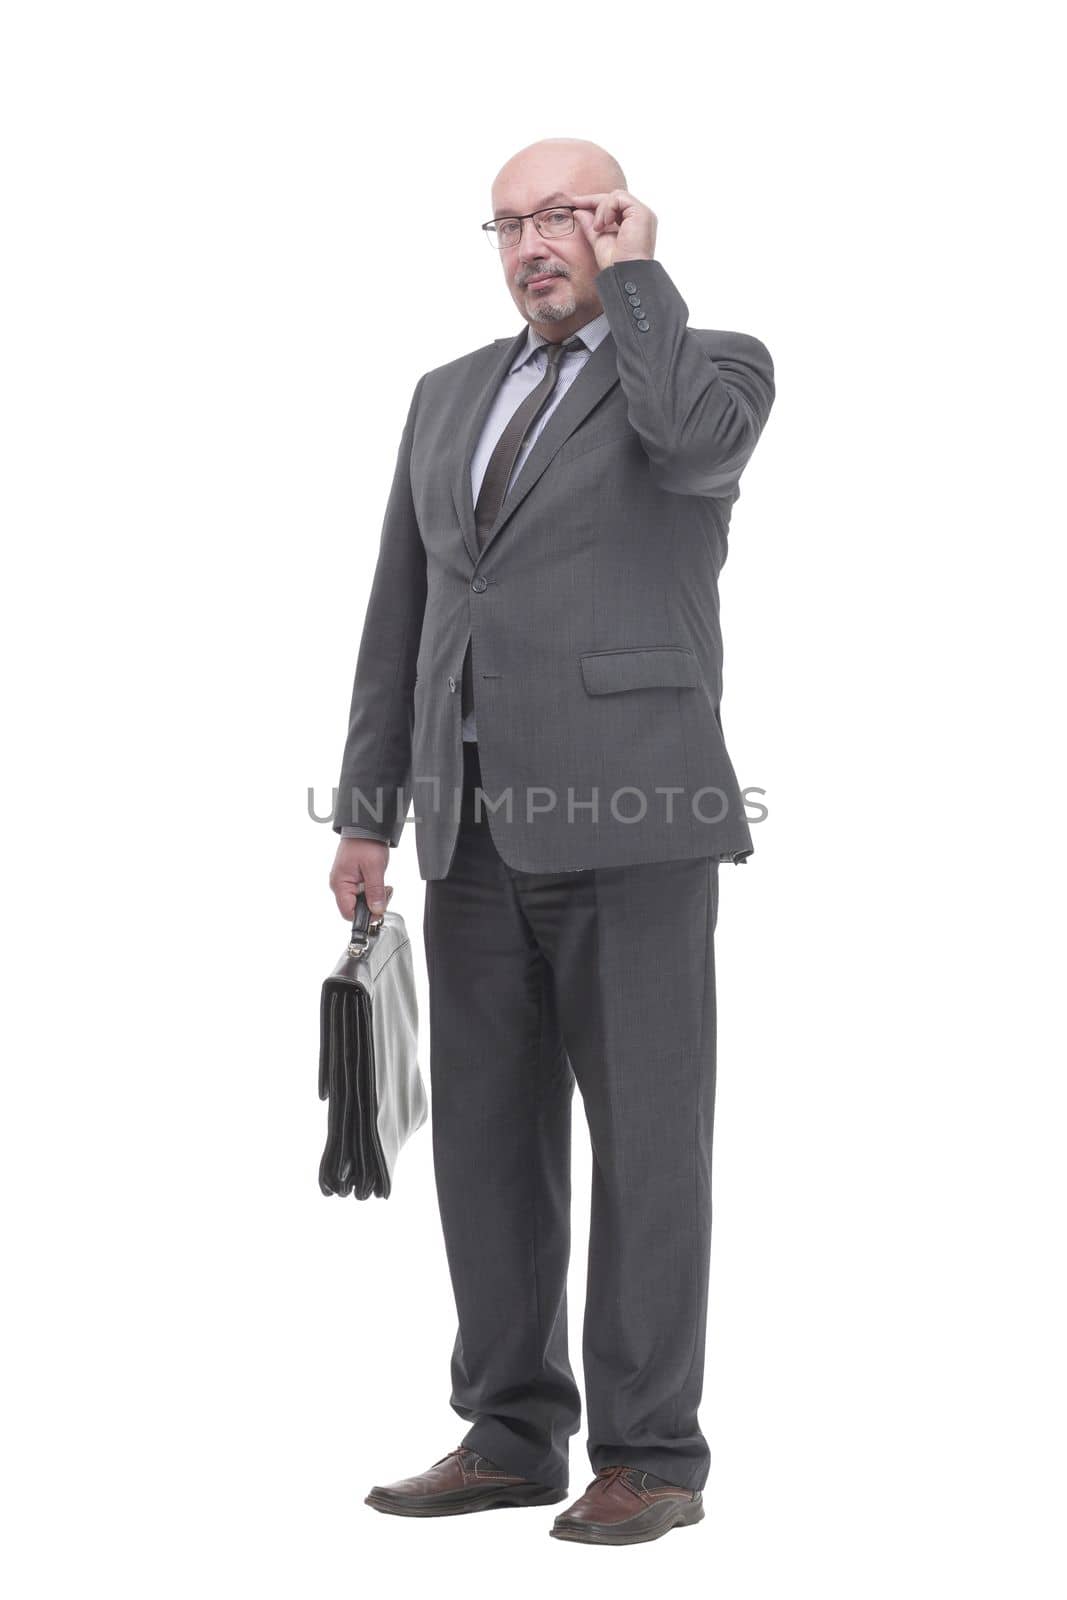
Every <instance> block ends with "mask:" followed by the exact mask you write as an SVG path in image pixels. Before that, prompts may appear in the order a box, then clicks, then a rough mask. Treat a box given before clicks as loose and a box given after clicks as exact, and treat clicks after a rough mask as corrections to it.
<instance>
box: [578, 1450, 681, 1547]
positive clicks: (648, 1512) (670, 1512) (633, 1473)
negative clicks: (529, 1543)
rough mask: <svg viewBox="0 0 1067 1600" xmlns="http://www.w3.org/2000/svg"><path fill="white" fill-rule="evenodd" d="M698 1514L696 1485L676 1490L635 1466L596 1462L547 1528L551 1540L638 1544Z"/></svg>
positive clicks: (679, 1526)
mask: <svg viewBox="0 0 1067 1600" xmlns="http://www.w3.org/2000/svg"><path fill="white" fill-rule="evenodd" d="M703 1515H704V1496H703V1494H702V1493H701V1491H700V1490H699V1489H680V1488H678V1487H677V1485H676V1484H673V1483H667V1482H666V1481H665V1480H664V1479H663V1478H658V1477H657V1476H656V1475H655V1473H652V1472H644V1471H642V1469H641V1468H640V1467H601V1469H600V1471H599V1472H598V1473H597V1475H596V1477H595V1478H594V1480H593V1482H592V1483H591V1484H590V1485H589V1487H588V1489H586V1491H585V1493H584V1494H583V1495H582V1496H581V1497H580V1498H579V1499H578V1500H576V1501H575V1502H574V1504H573V1505H572V1506H568V1507H567V1509H566V1511H561V1512H560V1514H559V1516H558V1517H557V1518H556V1520H555V1523H554V1524H553V1526H552V1527H551V1528H549V1530H548V1531H549V1533H550V1534H551V1535H552V1536H553V1538H555V1539H577V1540H579V1541H581V1542H582V1543H583V1544H643V1543H644V1542H645V1541H646V1540H647V1539H658V1538H659V1537H660V1535H661V1534H664V1533H669V1532H670V1531H671V1529H672V1528H686V1527H688V1526H689V1524H690V1523H692V1522H699V1521H700V1519H701V1518H702V1517H703Z"/></svg>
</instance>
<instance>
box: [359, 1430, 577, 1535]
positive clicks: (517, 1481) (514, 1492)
mask: <svg viewBox="0 0 1067 1600" xmlns="http://www.w3.org/2000/svg"><path fill="white" fill-rule="evenodd" d="M566 1498H567V1491H566V1490H565V1489H553V1488H551V1487H550V1486H549V1485H548V1484H547V1483H535V1482H534V1480H533V1479H532V1478H520V1477H519V1476H518V1475H517V1474H516V1473H514V1472H505V1471H504V1469H503V1467H498V1466H497V1465H496V1463H495V1462H493V1461H490V1460H488V1459H487V1457H485V1456H480V1455H479V1454H478V1452H477V1451H476V1450H471V1449H469V1448H468V1447H467V1446H466V1445H462V1444H461V1445H460V1446H459V1448H458V1449H456V1450H450V1451H449V1452H448V1454H447V1456H442V1457H441V1459H440V1461H435V1462H434V1464H433V1466H432V1467H431V1468H430V1469H429V1471H428V1472H422V1473H420V1474H419V1475H418V1476H417V1477H415V1478H401V1479H399V1481H398V1482H396V1483H386V1484H379V1483H376V1484H375V1485H374V1488H373V1489H372V1490H371V1492H370V1494H368V1495H366V1496H365V1497H364V1504H365V1505H368V1506H373V1507H374V1509H375V1511H389V1512H392V1514H393V1515H394V1516H398V1517H455V1516H459V1515H460V1514H461V1513H462V1512H464V1511H493V1510H496V1509H497V1508H498V1507H502V1506H554V1505H555V1504H556V1503H557V1501H559V1500H565V1499H566Z"/></svg>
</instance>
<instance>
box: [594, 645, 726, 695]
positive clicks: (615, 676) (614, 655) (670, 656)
mask: <svg viewBox="0 0 1067 1600" xmlns="http://www.w3.org/2000/svg"><path fill="white" fill-rule="evenodd" d="M580 659H581V663H582V678H583V680H584V682H585V687H586V691H587V693H589V694H615V693H617V692H618V691H619V690H620V689H697V688H699V687H700V671H699V667H698V664H697V658H696V656H695V655H694V654H693V652H692V650H690V649H689V648H688V647H687V646H686V645H676V644H672V645H652V646H649V647H647V648H645V649H637V650H589V651H586V653H585V654H584V655H583V656H582V657H581V658H580Z"/></svg>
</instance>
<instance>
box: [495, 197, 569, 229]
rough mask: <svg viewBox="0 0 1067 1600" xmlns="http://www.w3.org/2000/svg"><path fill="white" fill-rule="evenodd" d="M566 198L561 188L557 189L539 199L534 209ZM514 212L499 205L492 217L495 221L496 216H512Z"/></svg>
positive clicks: (537, 209)
mask: <svg viewBox="0 0 1067 1600" xmlns="http://www.w3.org/2000/svg"><path fill="white" fill-rule="evenodd" d="M566 198H567V196H566V195H565V194H564V192H563V190H562V189H557V190H556V192H555V194H546V195H545V197H544V199H543V200H539V201H538V202H537V204H536V205H535V206H534V210H535V211H540V209H541V207H542V206H550V205H551V204H552V202H553V200H566ZM515 214H516V213H515V212H514V211H509V210H508V209H507V207H506V206H499V207H498V208H497V209H496V211H494V212H493V219H494V221H495V220H496V218H497V217H513V216H515Z"/></svg>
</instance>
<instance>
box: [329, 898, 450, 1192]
mask: <svg viewBox="0 0 1067 1600" xmlns="http://www.w3.org/2000/svg"><path fill="white" fill-rule="evenodd" d="M319 1009H320V1014H319V1099H320V1100H329V1103H330V1104H329V1114H328V1118H327V1134H326V1148H325V1149H324V1150H323V1153H322V1160H321V1162H320V1164H319V1188H320V1189H321V1190H322V1192H323V1194H337V1195H349V1194H352V1195H355V1197H356V1199H357V1200H366V1199H368V1198H369V1197H370V1196H371V1195H372V1194H373V1195H377V1196H379V1197H380V1198H381V1199H386V1198H387V1197H388V1195H389V1193H390V1191H391V1189H392V1187H393V1177H394V1174H395V1171H396V1160H397V1156H398V1155H399V1154H400V1151H401V1149H402V1147H403V1146H404V1144H405V1143H406V1142H407V1140H408V1139H409V1138H410V1137H411V1135H412V1134H413V1133H414V1132H415V1130H416V1129H417V1128H420V1127H421V1126H422V1124H423V1123H424V1122H425V1121H426V1119H427V1117H428V1115H429V1103H428V1101H427V1097H426V1087H425V1084H424V1083H423V1080H422V1074H421V1073H420V1071H419V1064H418V1003H417V999H416V994H415V969H414V964H413V962H412V955H411V940H410V938H409V936H408V931H407V928H406V927H405V925H404V919H403V917H402V916H400V914H399V913H398V912H396V911H388V910H387V911H385V912H384V913H383V914H382V916H380V917H379V918H377V919H376V920H372V918H371V914H370V907H369V906H368V904H367V899H366V896H365V894H364V893H363V892H362V891H361V892H360V894H359V896H358V897H357V900H356V914H355V918H354V919H353V922H352V934H351V938H350V939H349V943H348V946H347V948H346V949H345V951H344V954H343V955H342V956H341V959H340V960H339V961H338V963H337V965H336V967H334V969H333V972H332V973H331V974H330V976H329V977H328V978H327V979H326V981H325V982H324V984H323V986H322V997H321V1003H320V1008H319Z"/></svg>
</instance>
